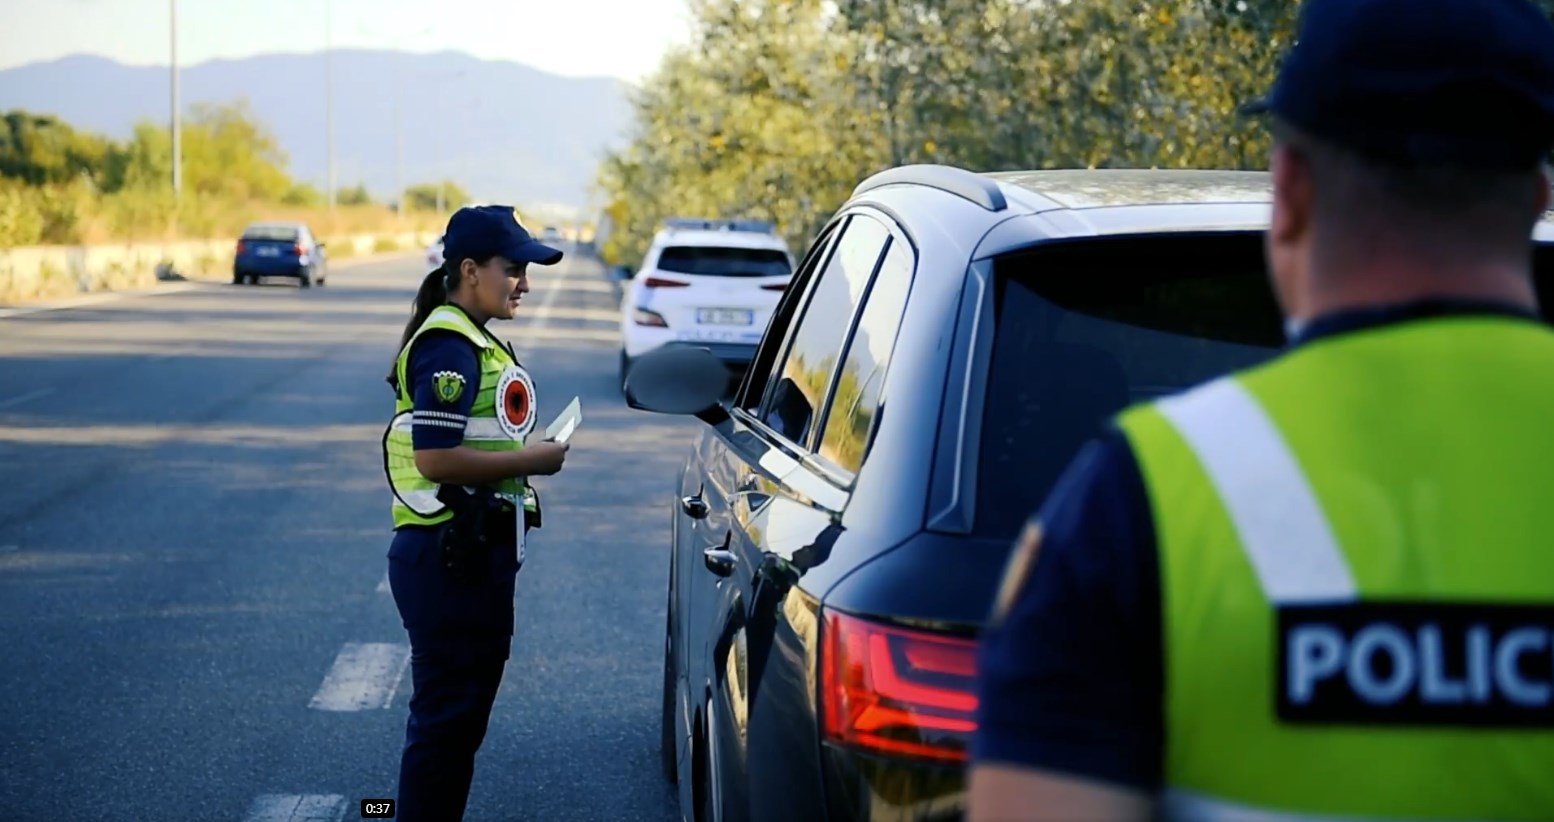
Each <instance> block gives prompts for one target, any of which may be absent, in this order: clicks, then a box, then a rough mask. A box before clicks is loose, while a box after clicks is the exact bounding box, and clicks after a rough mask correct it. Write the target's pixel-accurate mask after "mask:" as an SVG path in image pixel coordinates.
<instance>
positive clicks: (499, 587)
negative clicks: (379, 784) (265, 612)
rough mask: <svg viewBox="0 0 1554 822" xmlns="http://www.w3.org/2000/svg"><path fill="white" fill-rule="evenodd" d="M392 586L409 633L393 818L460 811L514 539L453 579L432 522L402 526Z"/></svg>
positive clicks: (488, 700) (500, 658)
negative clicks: (467, 575)
mask: <svg viewBox="0 0 1554 822" xmlns="http://www.w3.org/2000/svg"><path fill="white" fill-rule="evenodd" d="M388 558H389V587H390V588H391V589H392V590H393V592H394V604H395V606H396V607H398V608H399V616H400V619H401V620H402V621H403V622H404V624H405V630H406V632H408V633H409V634H410V674H411V679H412V681H413V682H414V686H415V691H414V693H413V694H412V695H411V697H410V721H409V722H408V723H407V724H406V726H405V748H404V751H403V753H402V754H401V756H400V762H399V806H398V808H397V818H399V819H401V820H407V822H419V820H436V822H448V820H458V819H462V818H463V816H464V806H465V803H466V802H467V801H468V799H469V785H470V779H471V777H473V776H474V772H475V752H476V751H477V750H479V749H480V743H481V742H482V741H483V740H484V739H485V736H486V724H487V722H488V721H489V720H490V718H491V705H492V703H493V702H494V701H495V700H496V692H497V689H498V688H499V687H500V686H501V683H502V670H503V668H505V667H506V665H507V657H508V654H509V652H510V650H511V648H512V632H513V591H514V585H515V582H516V575H517V572H518V554H517V546H516V545H507V546H500V547H498V548H497V549H496V550H494V551H492V553H491V557H490V566H489V568H488V569H487V573H485V574H484V575H483V576H482V578H481V579H480V580H479V581H476V582H461V581H458V580H455V579H452V578H451V577H450V576H449V575H448V573H447V571H446V570H445V569H444V568H443V567H442V562H441V558H440V557H439V556H438V549H437V537H436V531H435V530H432V529H425V528H413V527H407V528H401V529H400V530H399V531H397V532H395V534H394V542H393V544H392V546H391V547H390V548H389V554H388Z"/></svg>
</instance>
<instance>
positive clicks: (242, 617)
mask: <svg viewBox="0 0 1554 822" xmlns="http://www.w3.org/2000/svg"><path fill="white" fill-rule="evenodd" d="M424 273H425V272H424V270H423V268H422V264H420V263H419V262H417V261H415V260H410V259H407V260H403V261H395V262H375V263H369V264H365V265H358V266H356V267H354V268H349V269H345V268H342V269H340V270H337V271H335V272H334V273H333V274H332V276H330V278H329V284H328V286H327V287H324V288H313V289H311V290H306V291H304V290H300V289H298V288H296V287H295V286H294V285H293V284H291V283H290V282H284V283H283V281H276V284H275V285H267V286H261V287H252V286H231V285H199V286H196V287H194V288H192V289H190V290H187V291H181V292H178V293H174V294H166V295H161V296H154V297H131V298H126V299H122V300H114V301H108V302H100V303H93V304H91V305H88V306H83V307H79V308H75V309H68V310H61V311H48V312H40V313H31V314H24V315H20V316H13V317H8V318H0V817H3V818H5V819H25V820H32V819H38V820H73V819H93V820H95V819H135V820H151V819H158V820H160V819H169V820H177V819H212V820H217V819H237V820H244V819H264V820H270V819H356V818H359V817H360V813H359V802H360V800H361V799H364V798H377V797H392V796H393V795H394V783H395V779H396V776H397V770H398V763H399V750H400V746H401V744H402V741H403V736H404V723H405V719H406V716H407V711H408V708H407V704H408V701H409V698H410V677H409V675H408V673H407V672H406V671H405V659H406V653H407V652H408V649H407V647H406V638H405V634H404V631H403V629H402V628H401V626H400V623H399V619H398V615H397V613H396V612H395V610H394V605H393V601H392V599H391V598H390V596H389V594H388V593H387V589H386V585H384V584H383V583H384V578H385V576H384V574H385V569H386V560H385V559H384V554H385V551H386V550H387V546H388V540H389V537H390V531H389V518H388V502H389V496H388V492H387V488H386V485H385V482H384V479H383V472H382V465H381V459H380V455H379V440H380V437H381V435H382V431H383V427H384V424H385V423H386V422H387V419H388V417H389V415H390V413H391V406H392V395H391V392H390V390H389V389H388V387H387V386H386V385H385V383H384V381H383V378H384V376H385V374H386V373H387V370H388V367H389V364H390V360H391V359H392V357H393V354H394V349H395V346H396V345H397V342H398V339H399V335H400V332H401V330H402V329H403V325H404V322H405V320H406V318H407V314H408V305H409V301H410V298H411V295H412V294H413V293H414V290H415V288H416V286H417V285H418V284H419V283H420V280H421V276H422V275H423V274H424ZM533 281H534V288H535V290H534V292H533V293H532V294H530V295H529V296H528V298H526V300H525V302H524V305H523V307H522V309H521V312H522V314H521V317H520V319H519V320H518V321H516V322H511V323H494V324H493V326H492V327H493V328H494V329H496V330H497V331H498V333H499V334H500V335H502V336H504V337H507V338H509V339H511V340H513V342H514V344H515V347H516V348H517V350H518V354H519V357H520V359H521V360H522V361H523V362H524V363H525V364H526V365H527V366H528V367H529V368H530V369H531V371H532V372H533V373H534V374H535V376H536V380H537V383H538V386H539V406H540V408H539V417H540V421H541V424H543V423H544V422H545V421H548V420H549V419H550V418H551V417H552V416H554V415H555V414H556V413H557V412H559V411H560V410H561V408H562V407H563V406H564V405H565V404H566V402H567V401H568V400H570V399H571V398H572V397H573V396H574V395H578V396H580V397H581V398H582V404H583V413H584V416H585V422H584V424H583V427H582V429H581V430H580V431H579V433H578V434H577V435H576V436H575V438H574V440H573V442H574V447H573V450H572V453H571V457H570V461H569V463H568V468H567V470H566V472H565V473H563V474H562V475H560V476H558V477H553V478H549V479H548V480H544V481H542V482H541V483H539V484H540V487H541V491H542V493H543V495H544V501H545V528H544V529H543V530H542V531H540V532H536V533H535V534H534V535H533V536H532V537H531V540H530V546H529V556H528V561H527V563H526V564H525V567H524V570H523V572H522V574H521V575H520V577H519V580H518V604H517V613H518V618H517V622H518V626H517V637H516V640H515V642H514V649H513V659H512V660H511V662H509V664H508V668H507V675H506V678H505V680H504V683H503V687H502V691H501V694H500V696H499V697H498V698H497V704H496V710H495V713H494V715H493V717H492V720H491V727H490V732H489V734H488V736H487V738H486V743H485V746H484V748H483V749H482V751H481V753H480V757H479V760H478V762H477V766H476V775H475V784H474V788H473V790H472V795H471V799H470V806H469V812H468V816H467V818H469V819H472V820H480V819H628V818H629V819H668V818H675V817H676V813H675V809H674V800H673V794H672V791H671V789H670V787H669V786H668V785H667V784H666V783H664V782H663V780H662V778H661V777H660V775H659V767H658V759H657V744H658V717H659V687H660V683H661V667H660V666H661V660H662V647H663V625H664V613H663V607H664V601H665V593H664V585H665V579H666V575H667V569H668V553H667V539H668V524H669V513H668V508H667V507H666V506H667V504H668V502H669V500H670V498H671V497H670V493H671V490H672V484H673V480H674V476H675V472H676V470H677V468H678V466H679V465H680V464H681V463H682V462H683V460H684V457H685V454H686V451H685V446H686V444H687V443H688V442H689V440H690V438H691V437H692V436H693V435H694V434H695V432H696V425H697V424H696V423H694V422H693V421H687V420H680V419H673V418H666V417H656V416H652V415H646V414H642V413H640V412H634V411H630V410H628V409H627V408H626V407H625V406H624V404H623V402H622V401H621V399H620V397H619V392H618V390H617V386H616V369H617V360H616V357H617V351H618V349H619V335H618V333H617V330H616V325H615V323H616V314H617V305H618V304H617V297H616V292H615V291H614V288H613V286H612V284H611V283H610V282H609V281H608V280H607V279H606V275H605V273H604V270H603V267H602V266H601V265H599V264H598V263H597V262H595V261H592V260H579V259H576V258H569V260H568V261H567V262H565V263H563V264H562V265H561V266H558V267H556V268H555V269H536V270H535V274H534V277H533Z"/></svg>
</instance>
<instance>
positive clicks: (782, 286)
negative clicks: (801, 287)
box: [761, 283, 788, 291]
mask: <svg viewBox="0 0 1554 822" xmlns="http://www.w3.org/2000/svg"><path fill="white" fill-rule="evenodd" d="M761 290H762V291H787V290H788V284H787V283H772V284H771V285H763V286H761Z"/></svg>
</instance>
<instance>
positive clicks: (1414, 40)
mask: <svg viewBox="0 0 1554 822" xmlns="http://www.w3.org/2000/svg"><path fill="white" fill-rule="evenodd" d="M1245 111H1247V112H1248V113H1259V112H1269V113H1272V114H1274V115H1275V116H1277V117H1279V118H1280V119H1282V120H1284V121H1286V122H1288V123H1289V124H1291V125H1292V126H1295V127H1296V128H1298V129H1300V130H1302V131H1304V132H1306V133H1308V134H1310V135H1312V136H1313V137H1317V138H1319V139H1322V140H1325V141H1328V142H1330V143H1334V144H1337V145H1340V146H1344V147H1346V148H1349V149H1352V150H1354V151H1356V152H1358V153H1360V154H1362V155H1365V156H1368V157H1371V158H1372V159H1376V160H1381V161H1386V162H1391V163H1397V164H1403V165H1451V166H1462V167H1474V168H1485V169H1506V170H1511V169H1518V168H1526V167H1529V166H1531V165H1533V164H1534V163H1536V162H1537V161H1538V160H1539V159H1543V158H1547V156H1548V154H1549V151H1550V150H1551V149H1554V23H1551V22H1550V20H1549V18H1548V17H1547V16H1545V15H1544V13H1543V12H1542V11H1540V10H1538V8H1537V7H1535V6H1534V5H1533V4H1532V3H1530V2H1528V0H1308V2H1307V3H1306V5H1305V7H1304V8H1303V9H1302V11H1301V21H1300V32H1299V36H1298V39H1297V40H1296V43H1295V46H1294V47H1293V48H1292V49H1291V50H1290V53H1289V55H1288V56H1287V57H1286V58H1285V62H1284V65H1283V67H1282V68H1281V69H1280V71H1279V77H1278V80H1277V81H1276V82H1275V84H1274V87H1273V91H1272V92H1271V93H1270V94H1269V95H1268V97H1267V98H1265V99H1264V100H1261V101H1259V102H1257V103H1254V104H1252V105H1250V106H1247V107H1246V109H1245Z"/></svg>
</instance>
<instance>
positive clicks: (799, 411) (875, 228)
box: [761, 215, 890, 445]
mask: <svg viewBox="0 0 1554 822" xmlns="http://www.w3.org/2000/svg"><path fill="white" fill-rule="evenodd" d="M889 239H890V231H889V229H887V228H886V227H885V224H884V223H881V222H880V221H879V220H876V219H874V218H872V217H866V216H863V215H857V216H854V217H853V218H852V220H851V221H850V222H849V223H848V224H847V228H846V230H844V231H843V232H842V237H841V239H840V240H838V241H837V245H836V250H835V251H834V252H832V254H831V259H830V260H829V261H828V262H827V263H826V267H825V269H824V270H823V271H821V272H820V279H819V280H818V281H817V282H816V283H815V286H814V288H812V289H810V295H809V299H808V302H807V304H806V305H805V308H804V314H803V316H802V317H801V318H800V319H799V324H798V328H797V330H795V331H794V333H793V339H792V342H790V343H789V345H788V350H787V352H786V353H785V354H784V355H783V357H782V364H781V365H780V366H779V367H778V368H777V369H776V370H775V373H776V375H777V382H776V384H775V385H774V386H772V390H771V392H770V394H769V395H768V397H767V401H766V406H765V408H764V410H763V411H762V414H761V420H762V421H763V422H765V423H766V424H767V425H769V426H771V427H772V428H773V429H774V430H776V431H777V432H778V433H779V434H781V435H783V436H784V437H786V438H787V439H789V440H791V441H792V442H794V443H797V444H799V445H805V444H806V443H807V442H808V440H809V435H810V432H811V431H813V430H814V425H815V416H816V412H817V411H818V410H819V408H820V401H821V399H822V398H823V397H824V396H825V393H826V389H827V387H828V386H829V385H830V382H831V375H832V374H833V373H834V372H835V371H836V367H837V363H838V361H839V360H840V359H841V355H842V344H843V343H844V342H845V341H846V340H847V333H848V331H849V329H850V328H851V327H852V320H853V317H854V316H855V315H856V314H857V309H858V306H859V304H860V303H861V302H862V301H863V296H864V291H865V290H866V289H867V288H868V286H869V278H870V277H871V276H873V274H874V269H875V267H876V266H877V265H878V264H879V261H880V255H881V254H882V253H883V251H884V249H885V243H886V241H887V240H889Z"/></svg>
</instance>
